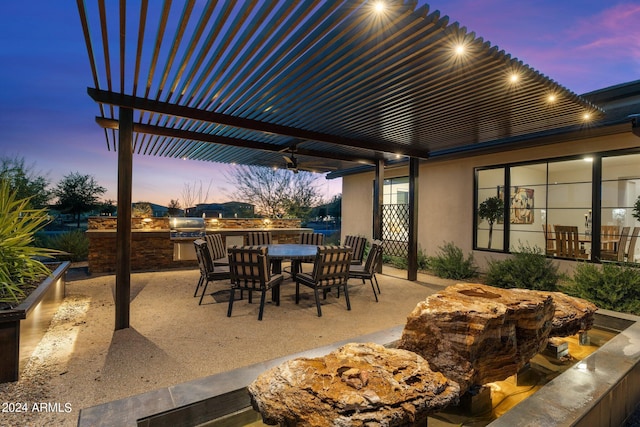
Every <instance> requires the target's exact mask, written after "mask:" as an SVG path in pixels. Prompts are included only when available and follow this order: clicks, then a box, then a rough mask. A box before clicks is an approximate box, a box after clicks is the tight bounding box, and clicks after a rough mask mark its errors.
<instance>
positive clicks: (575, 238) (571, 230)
mask: <svg viewBox="0 0 640 427" xmlns="http://www.w3.org/2000/svg"><path fill="white" fill-rule="evenodd" d="M553 229H554V231H555V233H556V255H557V256H558V257H560V258H573V259H587V258H588V257H589V255H588V254H587V253H586V252H585V250H584V249H583V248H582V247H581V245H580V235H579V233H578V227H577V226H575V225H554V226H553Z"/></svg>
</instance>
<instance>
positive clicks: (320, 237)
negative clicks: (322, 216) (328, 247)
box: [291, 233, 324, 273]
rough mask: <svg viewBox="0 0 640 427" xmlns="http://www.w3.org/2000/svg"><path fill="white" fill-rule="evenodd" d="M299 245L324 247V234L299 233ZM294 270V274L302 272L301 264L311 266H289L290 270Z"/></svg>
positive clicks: (297, 263)
mask: <svg viewBox="0 0 640 427" xmlns="http://www.w3.org/2000/svg"><path fill="white" fill-rule="evenodd" d="M298 243H300V244H301V245H316V246H322V245H324V234H322V233H300V240H299V241H298ZM294 264H295V268H296V273H301V272H302V264H311V263H309V262H303V261H299V262H294V263H292V264H291V268H294Z"/></svg>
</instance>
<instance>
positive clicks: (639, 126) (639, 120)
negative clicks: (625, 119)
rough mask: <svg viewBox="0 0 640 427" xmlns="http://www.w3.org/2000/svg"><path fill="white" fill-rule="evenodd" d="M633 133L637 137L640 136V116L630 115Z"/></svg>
mask: <svg viewBox="0 0 640 427" xmlns="http://www.w3.org/2000/svg"><path fill="white" fill-rule="evenodd" d="M629 118H631V131H632V132H633V134H634V135H635V136H640V114H630V115H629Z"/></svg>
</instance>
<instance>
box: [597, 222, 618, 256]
mask: <svg viewBox="0 0 640 427" xmlns="http://www.w3.org/2000/svg"><path fill="white" fill-rule="evenodd" d="M619 239H620V227H619V226H617V225H603V226H601V227H600V241H601V242H602V243H601V245H600V250H602V251H615V250H616V242H617V241H618V240H619Z"/></svg>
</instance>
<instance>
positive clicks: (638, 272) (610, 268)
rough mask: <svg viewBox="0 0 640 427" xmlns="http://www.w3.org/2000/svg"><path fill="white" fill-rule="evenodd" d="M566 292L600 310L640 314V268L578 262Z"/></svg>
mask: <svg viewBox="0 0 640 427" xmlns="http://www.w3.org/2000/svg"><path fill="white" fill-rule="evenodd" d="M567 293H570V294H571V295H574V296H577V297H580V298H584V299H586V300H588V301H591V302H592V303H594V304H595V305H597V306H598V307H600V308H604V309H607V310H614V311H620V312H624V313H631V314H635V315H640V269H639V268H637V267H633V266H631V265H625V264H622V265H617V264H612V263H605V264H602V265H601V266H598V265H596V264H589V263H581V264H578V266H577V267H576V269H575V271H574V274H573V280H572V281H571V283H570V285H569V287H568V288H567Z"/></svg>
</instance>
